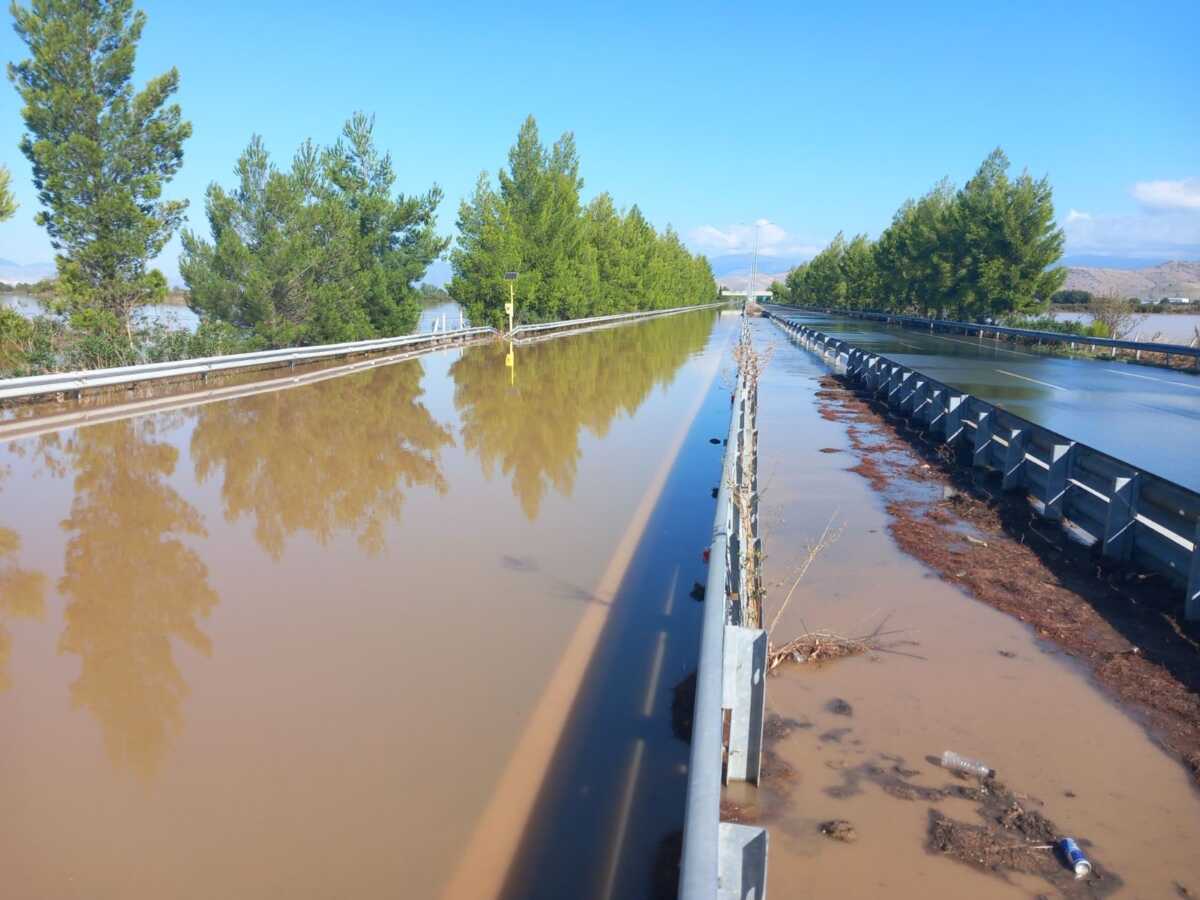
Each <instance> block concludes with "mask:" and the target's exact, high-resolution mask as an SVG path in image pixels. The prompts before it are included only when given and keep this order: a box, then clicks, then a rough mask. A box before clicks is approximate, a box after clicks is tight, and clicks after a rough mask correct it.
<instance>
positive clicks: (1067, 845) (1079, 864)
mask: <svg viewBox="0 0 1200 900" xmlns="http://www.w3.org/2000/svg"><path fill="white" fill-rule="evenodd" d="M1058 846H1059V847H1060V848H1062V854H1063V856H1064V857H1065V858H1066V860H1067V865H1068V866H1070V867H1071V868H1072V869H1074V870H1075V877H1076V878H1083V877H1084V876H1085V875H1087V874H1089V873H1090V872H1091V871H1092V864H1091V863H1090V862H1088V858H1087V857H1086V856H1084V855H1083V851H1082V850H1080V849H1079V845H1078V844H1077V843H1075V839H1074V838H1069V837H1065V838H1063V839H1062V840H1061V841H1059V842H1058Z"/></svg>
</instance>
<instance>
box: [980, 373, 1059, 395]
mask: <svg viewBox="0 0 1200 900" xmlns="http://www.w3.org/2000/svg"><path fill="white" fill-rule="evenodd" d="M996 371H997V372H999V373H1000V374H1001V375H1011V376H1012V377H1013V378H1020V379H1021V380H1022V381H1032V382H1033V383H1034V384H1040V385H1042V386H1044V387H1048V388H1054V389H1055V390H1056V391H1065V390H1068V388H1065V387H1059V386H1058V385H1057V384H1051V383H1050V382H1048V381H1038V380H1037V379H1036V378H1027V377H1026V376H1024V375H1018V374H1017V373H1016V372H1010V371H1008V370H1007V369H997V370H996Z"/></svg>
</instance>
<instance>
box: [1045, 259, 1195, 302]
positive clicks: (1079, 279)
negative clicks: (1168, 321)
mask: <svg viewBox="0 0 1200 900" xmlns="http://www.w3.org/2000/svg"><path fill="white" fill-rule="evenodd" d="M1065 287H1066V289H1067V290H1075V291H1088V292H1089V293H1091V294H1115V295H1117V296H1118V297H1138V298H1140V299H1142V300H1161V299H1162V298H1163V297H1190V298H1191V299H1193V300H1200V262H1178V261H1176V262H1166V263H1162V264H1161V265H1157V266H1150V267H1148V268H1145V269H1109V268H1096V267H1092V266H1070V267H1069V268H1068V269H1067V283H1066V285H1065Z"/></svg>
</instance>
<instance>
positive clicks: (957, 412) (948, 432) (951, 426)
mask: <svg viewBox="0 0 1200 900" xmlns="http://www.w3.org/2000/svg"><path fill="white" fill-rule="evenodd" d="M967 396H968V395H967V394H958V393H955V392H954V391H946V401H945V405H944V406H943V407H942V410H943V411H942V440H943V441H945V442H946V443H947V444H954V443H956V442H957V441H958V439H959V437H961V436H962V433H963V423H962V414H963V405H964V404H965V403H966V400H967Z"/></svg>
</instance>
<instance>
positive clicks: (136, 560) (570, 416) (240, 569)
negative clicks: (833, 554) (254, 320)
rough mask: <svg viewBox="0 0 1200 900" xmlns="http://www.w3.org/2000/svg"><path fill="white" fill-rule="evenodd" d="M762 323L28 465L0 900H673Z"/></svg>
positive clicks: (325, 393) (555, 346) (540, 350)
mask: <svg viewBox="0 0 1200 900" xmlns="http://www.w3.org/2000/svg"><path fill="white" fill-rule="evenodd" d="M735 322H736V320H733V319H730V318H722V317H719V316H717V315H716V314H715V313H712V312H698V313H689V314H686V315H681V316H674V317H670V318H668V319H661V320H656V321H651V322H648V323H642V324H638V325H633V326H626V327H623V328H618V329H612V330H608V331H601V332H596V333H592V334H587V335H579V336H574V337H563V338H559V339H556V340H553V341H548V342H545V343H542V344H538V345H535V346H531V347H526V348H517V351H516V366H515V371H514V370H510V369H509V368H508V367H506V365H505V356H506V348H505V347H504V346H503V345H501V344H498V343H497V344H488V345H482V346H476V347H470V348H466V349H458V350H448V351H442V352H438V353H434V354H431V355H427V356H424V357H421V358H419V359H413V360H408V361H405V362H399V363H396V364H394V365H388V366H381V367H379V368H377V369H372V370H369V371H365V372H361V373H358V374H352V375H347V376H345V377H339V378H331V379H329V380H326V381H322V382H320V383H316V384H311V385H305V386H302V387H297V388H295V389H292V390H280V391H270V392H266V393H261V394H257V395H254V396H248V397H243V398H240V399H233V400H226V401H223V402H216V403H209V404H207V405H203V406H196V407H189V408H185V409H183V410H178V411H173V412H164V413H156V414H148V415H141V416H134V417H130V418H126V419H122V420H119V421H115V422H107V423H104V424H97V425H92V426H87V427H76V428H64V429H63V430H60V431H56V432H52V433H49V434H43V435H40V436H36V437H29V438H23V439H18V440H12V441H9V442H7V443H5V444H4V445H2V446H0V735H2V739H0V808H2V809H3V815H2V816H0V870H2V871H3V876H2V884H3V887H2V888H0V894H2V895H3V896H4V897H6V898H14V900H26V898H29V900H33V898H71V897H80V898H117V897H121V898H129V897H154V898H209V897H215V896H229V897H233V896H245V897H268V896H288V897H331V896H360V897H368V896H404V897H414V898H420V897H438V896H445V897H487V896H494V895H498V894H502V893H504V894H508V895H512V896H563V894H562V893H561V891H557V890H556V891H555V892H554V893H548V892H547V891H546V890H544V889H543V888H541V887H538V886H535V885H534V884H533V882H525V883H522V881H521V880H520V879H521V878H523V877H525V875H524V873H527V872H529V871H531V870H532V869H533V868H535V867H536V866H535V863H536V862H537V860H539V859H547V858H557V859H560V860H562V861H563V863H564V864H563V865H560V866H559V871H558V872H557V873H556V874H557V877H558V878H560V879H564V881H565V883H570V884H571V885H572V886H573V888H572V891H573V895H574V896H584V897H590V896H598V897H602V896H608V897H630V896H632V897H636V896H639V895H647V894H649V893H650V892H651V889H650V885H651V884H652V882H653V879H654V877H655V876H654V872H653V867H654V863H655V857H656V855H657V854H658V853H659V850H660V846H661V843H662V841H664V840H669V837H670V834H671V832H672V831H674V830H676V829H678V828H679V827H680V826H681V820H682V791H683V784H684V782H683V776H682V775H681V774H680V770H679V764H680V761H681V760H684V759H686V753H687V748H686V745H685V744H683V743H682V742H681V741H678V740H677V739H676V738H675V737H674V736H673V735H672V733H671V727H670V702H671V688H672V686H673V685H674V684H675V683H677V682H678V681H679V680H681V679H682V678H683V677H685V676H686V674H687V670H688V665H689V663H688V658H689V656H690V657H691V658H693V659H694V652H695V642H696V636H697V635H698V628H699V610H700V605H699V604H696V603H694V602H693V601H692V600H690V599H688V597H687V592H688V591H689V590H690V588H691V586H692V584H693V582H694V581H695V580H696V579H697V578H701V577H703V564H702V561H701V558H700V551H701V550H702V548H703V546H704V544H705V542H706V540H707V536H708V523H709V522H711V516H712V499H711V497H710V493H709V488H710V487H711V485H712V484H714V483H715V479H716V478H717V477H718V473H719V470H720V459H721V448H720V447H715V446H712V445H710V444H709V443H708V438H709V437H711V436H712V435H714V434H723V433H724V431H725V428H726V423H727V421H728V409H729V406H728V396H727V391H726V390H725V389H724V388H723V387H722V382H721V379H720V378H719V377H718V376H719V370H720V368H721V366H722V364H723V360H724V359H726V353H725V351H726V350H727V347H728V344H729V339H730V337H731V335H732V333H733V328H734V325H735ZM60 411H61V408H60ZM668 504H669V505H670V507H671V510H672V515H671V516H666V515H665V512H664V510H665V507H666V505H668ZM644 548H653V550H654V554H655V557H656V558H655V560H654V561H653V562H654V564H653V565H652V564H651V561H650V560H649V559H648V558H647V555H646V551H645V549H644ZM618 664H619V666H620V672H610V671H609V670H606V669H605V668H604V667H605V666H608V667H616V666H618ZM692 664H694V663H692ZM606 676H611V678H610V681H611V682H612V683H613V684H615V685H616V688H615V689H614V690H612V691H611V692H610V693H611V696H612V697H613V698H617V699H619V700H620V701H621V702H620V703H617V702H616V700H610V701H609V703H608V705H602V704H600V703H599V702H598V701H597V702H596V703H595V704H594V706H587V704H586V703H585V702H584V699H581V698H591V699H592V700H593V701H594V700H596V698H597V697H599V696H601V695H600V693H599V691H598V687H597V686H598V685H600V684H602V683H603V682H604V681H605V677H606ZM597 735H599V737H596V736H597ZM582 737H587V738H588V740H589V742H590V747H591V757H592V759H591V760H590V762H588V761H581V762H580V763H579V764H578V765H577V766H575V765H574V764H571V765H564V764H563V763H562V761H561V759H560V756H561V754H559V750H560V747H561V746H565V745H566V742H570V741H579V740H581V738H582ZM606 773H609V774H606ZM551 775H552V776H553V779H551ZM610 782H611V783H610ZM551 783H553V784H554V785H560V784H574V785H576V787H580V786H582V787H590V788H592V789H593V790H592V791H591V793H590V794H589V795H588V797H590V799H587V798H585V800H586V802H584V803H583V804H582V805H579V804H575V803H571V804H564V803H561V802H557V801H558V800H559V799H561V798H560V797H559V795H558V794H556V793H555V791H554V790H551V789H550V788H549V787H547V785H550V784H551ZM580 809H584V810H586V815H585V816H584V817H583V818H580V813H579V810H580ZM572 816H574V818H572ZM597 848H602V849H599V850H598V849H597ZM568 861H570V862H571V871H567V870H566V869H567V866H566V863H567V862H568Z"/></svg>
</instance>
